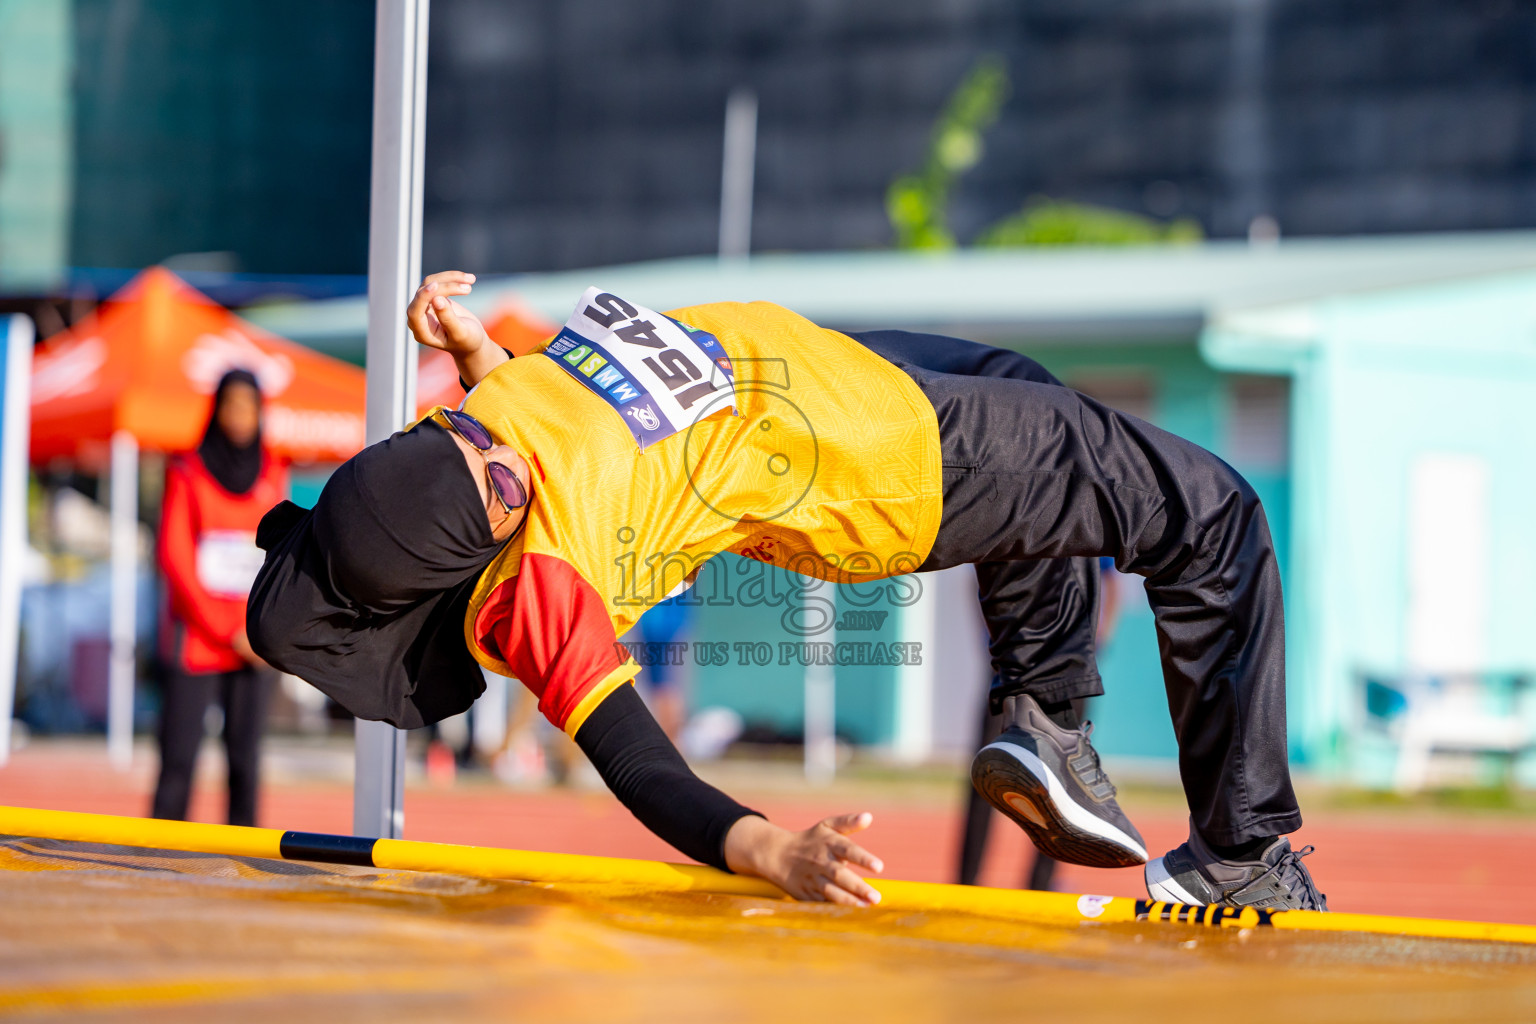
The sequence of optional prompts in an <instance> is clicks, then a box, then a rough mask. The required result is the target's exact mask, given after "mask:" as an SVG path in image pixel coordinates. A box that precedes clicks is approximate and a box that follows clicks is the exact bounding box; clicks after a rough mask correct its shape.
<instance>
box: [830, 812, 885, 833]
mask: <svg viewBox="0 0 1536 1024" xmlns="http://www.w3.org/2000/svg"><path fill="white" fill-rule="evenodd" d="M874 823H875V816H874V815H873V814H870V813H869V812H868V811H861V812H859V813H858V814H839V815H837V816H836V817H832V818H828V819H827V820H826V821H823V822H822V824H823V825H825V826H827V828H829V829H831V830H832V831H833V832H837V833H839V834H841V835H845V836H846V835H850V834H852V833H854V832H862V831H864V830H865V829H867V828H869V826H871V825H873V824H874Z"/></svg>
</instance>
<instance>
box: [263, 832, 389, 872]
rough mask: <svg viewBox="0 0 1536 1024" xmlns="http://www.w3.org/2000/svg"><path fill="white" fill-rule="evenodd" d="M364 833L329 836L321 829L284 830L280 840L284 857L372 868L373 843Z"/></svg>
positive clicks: (374, 840) (279, 844) (279, 845)
mask: <svg viewBox="0 0 1536 1024" xmlns="http://www.w3.org/2000/svg"><path fill="white" fill-rule="evenodd" d="M376 842H378V840H377V839H369V838H367V837H364V836H328V835H325V834H324V833H321V832H284V833H283V838H282V839H281V840H279V841H278V849H279V850H280V851H282V854H283V859H284V860H316V861H321V862H322V863H325V864H357V865H361V866H362V867H365V868H371V867H373V844H374V843H376Z"/></svg>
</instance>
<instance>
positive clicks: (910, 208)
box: [885, 56, 1008, 249]
mask: <svg viewBox="0 0 1536 1024" xmlns="http://www.w3.org/2000/svg"><path fill="white" fill-rule="evenodd" d="M1007 98H1008V72H1007V70H1006V69H1005V68H1004V67H1003V62H1002V60H1001V59H1000V58H998V57H996V56H987V57H983V58H982V59H981V60H979V61H977V62H976V65H975V66H974V67H973V68H971V70H970V73H968V74H967V75H966V76H965V80H964V81H962V82H961V83H960V85H959V86H958V87H957V88H956V89H955V91H954V94H953V95H951V96H950V98H949V103H948V104H946V105H945V108H944V112H943V114H941V115H940V116H939V121H938V124H937V125H935V126H934V130H933V136H932V138H931V139H930V140H929V143H928V156H927V159H926V160H925V161H924V163H923V168H922V170H920V171H918V172H917V173H915V174H904V175H902V176H901V177H900V178H897V179H896V180H895V181H893V182H892V183H891V186H890V188H889V189H887V190H886V194H885V209H886V214H887V216H888V217H889V218H890V221H891V227H892V228H894V229H895V231H896V246H897V248H900V249H953V248H954V247H955V236H954V234H953V232H951V231H950V230H949V225H948V223H947V221H948V212H949V190H950V187H951V186H952V185H953V184H954V181H955V179H956V178H958V177H959V176H960V175H961V174H963V173H965V172H966V171H968V170H970V169H971V168H972V167H975V166H976V164H977V163H979V162H980V161H981V157H982V154H983V152H984V151H985V146H984V144H983V141H982V136H983V135H984V134H985V133H986V131H987V129H988V128H991V127H992V125H993V124H994V123H995V122H996V121H997V115H998V111H999V110H1001V109H1002V105H1003V101H1004V100H1005V99H1007Z"/></svg>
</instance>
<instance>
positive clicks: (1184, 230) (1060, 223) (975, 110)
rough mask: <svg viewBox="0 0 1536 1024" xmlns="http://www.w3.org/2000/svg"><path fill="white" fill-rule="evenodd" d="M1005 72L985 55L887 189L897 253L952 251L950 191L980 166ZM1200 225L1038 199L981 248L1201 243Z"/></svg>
mask: <svg viewBox="0 0 1536 1024" xmlns="http://www.w3.org/2000/svg"><path fill="white" fill-rule="evenodd" d="M1008 90H1009V83H1008V71H1007V69H1006V68H1005V67H1004V66H1003V62H1002V60H1001V59H1000V58H999V57H997V56H995V55H989V56H986V57H983V58H981V59H980V60H978V61H977V62H976V64H975V66H973V67H972V68H971V70H970V72H969V73H968V74H967V75H966V76H965V79H964V81H962V82H961V83H960V85H959V86H957V87H956V89H955V91H954V93H953V94H952V95H951V96H950V97H949V102H948V103H947V104H945V107H944V111H943V113H942V114H940V115H939V120H938V123H937V124H936V125H934V129H933V135H932V137H931V138H930V139H929V143H928V155H927V158H926V159H925V161H924V162H923V167H922V169H921V170H919V171H917V172H915V173H911V174H903V175H902V176H901V177H899V178H897V179H896V180H895V181H893V182H891V185H890V187H889V188H888V189H886V193H885V211H886V216H887V217H889V218H890V221H891V227H892V229H893V230H894V231H895V232H896V247H897V248H898V249H938V250H944V249H953V248H955V246H956V241H955V235H954V232H953V231H952V230H950V227H949V193H950V190H951V188H952V187H953V186H954V183H955V181H956V180H957V179H958V178H959V177H960V175H962V174H964V173H965V172H966V171H968V170H970V169H971V168H972V167H975V166H976V165H977V164H978V163H980V162H981V158H982V156H983V155H984V154H985V152H986V145H985V141H984V138H983V137H984V136H985V134H986V132H987V130H988V129H990V128H991V127H992V125H993V124H995V123H996V122H997V117H998V113H999V112H1000V111H1001V110H1002V106H1003V101H1004V100H1006V99H1007V98H1008ZM1203 237H1204V232H1203V231H1201V229H1200V225H1199V223H1197V222H1196V221H1194V220H1191V219H1189V218H1180V219H1179V220H1175V221H1172V222H1171V223H1164V222H1162V221H1157V220H1153V219H1152V218H1150V217H1143V216H1141V215H1139V214H1135V213H1127V212H1125V211H1123V210H1115V209H1112V208H1110V207H1106V206H1093V205H1091V204H1088V203H1075V202H1070V201H1067V200H1057V199H1050V198H1048V197H1044V196H1036V197H1034V198H1032V199H1031V200H1030V201H1029V202H1027V203H1025V204H1024V208H1023V209H1022V210H1020V211H1019V212H1018V213H1015V214H1011V215H1009V216H1007V217H1005V218H1003V219H1002V220H1000V221H998V222H997V223H996V224H994V225H992V226H991V227H989V228H987V229H986V230H984V231H983V232H982V233H981V234H980V235H979V236H978V237H977V239H976V244H977V245H979V246H989V247H995V248H1006V247H1014V246H1026V245H1149V244H1154V243H1168V242H1184V243H1189V242H1198V241H1200V240H1201V239H1202V238H1203Z"/></svg>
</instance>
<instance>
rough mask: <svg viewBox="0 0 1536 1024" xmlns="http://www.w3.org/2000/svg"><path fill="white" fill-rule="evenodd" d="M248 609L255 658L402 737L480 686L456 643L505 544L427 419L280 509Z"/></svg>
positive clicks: (459, 705)
mask: <svg viewBox="0 0 1536 1024" xmlns="http://www.w3.org/2000/svg"><path fill="white" fill-rule="evenodd" d="M256 543H257V544H259V545H260V546H261V547H262V548H263V549H265V550H266V552H267V559H266V563H265V564H264V565H263V566H262V567H261V572H260V574H259V575H258V576H257V577H256V583H255V586H254V587H253V588H252V590H251V596H250V602H249V604H248V605H247V608H246V631H247V633H248V635H249V636H250V641H251V647H252V648H253V649H254V650H255V651H256V653H257V654H259V655H261V656H262V657H263V658H265V659H266V660H267V661H269V662H271V663H272V664H273V665H276V666H277V667H278V668H280V669H283V670H284V671H286V672H291V673H293V674H294V675H296V676H299V677H300V678H302V679H306V680H308V681H309V682H310V683H312V684H313V685H314V686H316V687H317V688H318V689H320V690H321V691H323V692H324V693H326V694H328V695H329V696H330V697H331V698H332V699H334V700H335V701H336V702H337V703H339V704H341V705H342V706H343V707H345V708H346V709H347V710H348V711H351V712H352V713H353V714H354V715H356V716H357V717H358V718H366V719H374V720H382V721H385V722H389V723H390V724H391V725H396V726H399V727H400V728H402V729H413V728H416V727H418V726H422V725H429V724H431V723H432V722H436V721H438V720H440V719H443V718H447V717H448V716H450V715H455V714H458V713H459V712H461V711H463V710H465V709H466V708H468V707H469V705H470V704H471V703H473V701H474V699H475V698H476V697H478V696H479V695H480V694H481V692H483V691H484V689H485V680H484V677H483V676H481V674H480V668H479V666H478V665H477V664H476V663H475V660H474V658H473V657H472V656H471V655H470V653H469V648H468V646H467V645H466V644H465V642H464V614H465V611H466V610H467V609H468V607H469V597H470V593H471V591H472V590H473V589H474V586H475V582H476V580H477V579H478V578H479V576H480V574H481V572H482V571H484V569H485V567H486V566H488V565H489V564H490V563H491V560H492V559H493V558H494V557H495V555H496V552H497V551H498V550H499V549H500V547H501V543H500V542H498V541H496V540H495V539H493V537H492V536H491V527H490V523H489V522H488V521H487V519H486V514H485V505H484V502H483V501H482V499H481V497H480V491H479V489H478V487H477V486H476V484H475V480H474V477H473V476H471V475H470V470H469V467H468V466H467V465H466V464H465V462H464V458H463V456H462V455H461V454H460V451H459V447H458V445H457V444H456V443H454V440H453V438H452V437H450V436H449V434H448V432H447V431H446V430H445V429H444V428H442V427H441V426H439V425H437V424H436V423H433V422H431V421H427V422H424V423H421V424H419V425H417V426H416V427H415V428H414V429H412V430H409V431H406V432H404V433H399V434H395V435H394V436H393V437H391V438H389V439H388V440H384V441H380V442H379V443H378V444H374V445H370V446H369V447H367V448H364V449H363V450H362V451H361V452H359V453H358V454H357V455H355V456H353V457H352V458H351V459H350V460H348V461H347V462H346V463H344V464H343V465H342V466H341V467H340V468H339V469H337V470H336V472H335V473H334V474H332V476H331V478H330V480H329V481H328V482H327V483H326V485H325V489H324V490H323V491H321V493H320V500H319V501H317V502H316V503H315V507H314V508H313V509H312V510H308V511H306V510H304V509H301V508H299V507H298V506H297V505H295V504H293V503H292V502H283V503H282V504H281V505H278V506H277V507H276V508H274V509H273V510H272V511H270V512H268V513H267V514H266V516H265V517H264V518H263V519H262V521H261V526H260V527H259V528H258V529H257V531H256Z"/></svg>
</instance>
